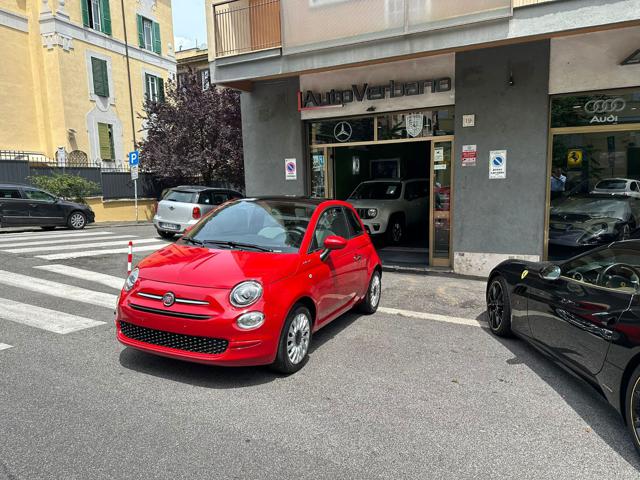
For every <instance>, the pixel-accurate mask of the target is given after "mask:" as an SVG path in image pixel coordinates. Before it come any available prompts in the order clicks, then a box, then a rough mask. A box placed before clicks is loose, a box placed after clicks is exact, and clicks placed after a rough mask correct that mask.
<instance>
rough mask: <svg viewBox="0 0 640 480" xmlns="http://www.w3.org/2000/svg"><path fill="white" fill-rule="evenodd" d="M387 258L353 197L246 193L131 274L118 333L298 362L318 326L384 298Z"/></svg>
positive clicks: (185, 353) (145, 344)
mask: <svg viewBox="0 0 640 480" xmlns="http://www.w3.org/2000/svg"><path fill="white" fill-rule="evenodd" d="M380 292H381V268H380V259H379V258H378V255H377V254H376V251H375V249H374V247H373V245H372V244H371V240H370V239H369V236H368V235H367V233H366V232H365V231H364V228H363V226H362V222H360V219H359V218H358V216H357V214H356V212H355V211H354V209H353V208H352V207H351V206H350V205H349V204H347V203H345V202H340V201H323V200H315V199H301V198H261V199H242V200H237V201H234V202H231V203H227V204H225V205H223V206H222V207H220V208H218V209H217V210H214V211H213V212H211V214H209V215H207V216H205V217H204V218H203V219H202V220H201V221H200V222H199V223H197V224H196V225H195V226H194V227H193V229H192V230H190V231H189V232H187V233H186V234H185V235H184V236H183V237H182V238H181V239H180V240H178V242H177V243H175V244H173V245H170V246H168V247H165V248H163V249H162V250H159V251H158V252H156V253H154V254H152V255H151V256H149V257H147V258H146V259H144V260H143V261H142V262H141V263H140V264H139V265H138V267H137V268H136V269H134V270H133V272H131V275H129V277H128V278H127V280H126V282H125V285H124V288H123V290H122V293H121V295H120V299H119V301H118V309H117V317H116V324H117V336H118V340H119V341H120V342H122V343H123V344H125V345H128V346H130V347H134V348H137V349H140V350H145V351H147V352H150V353H155V354H158V355H164V356H168V357H174V358H179V359H183V360H189V361H194V362H200V363H208V364H213V365H230V366H243V365H266V364H273V366H274V367H275V368H276V369H277V370H279V371H281V372H284V373H292V372H295V371H297V370H298V369H300V368H301V367H302V366H303V365H304V362H305V361H306V359H307V356H308V353H309V345H310V343H311V339H312V334H313V332H315V331H316V330H318V329H319V328H321V327H323V326H325V325H326V324H328V323H329V322H331V321H332V320H334V319H335V318H337V317H339V316H340V315H342V314H343V313H345V312H347V311H348V310H350V309H351V308H353V307H358V308H359V309H360V310H361V311H362V312H364V313H373V312H375V311H376V309H377V308H378V303H379V302H380Z"/></svg>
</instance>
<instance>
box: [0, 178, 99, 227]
mask: <svg viewBox="0 0 640 480" xmlns="http://www.w3.org/2000/svg"><path fill="white" fill-rule="evenodd" d="M94 221H95V214H94V213H93V210H91V207H89V206H88V205H83V204H82V203H76V202H69V201H67V200H64V199H62V198H59V197H56V196H55V195H52V194H51V193H48V192H45V191H44V190H39V189H37V188H34V187H30V186H27V185H13V184H0V227H30V226H37V227H42V228H43V229H44V230H51V229H54V228H55V227H63V226H66V227H69V228H72V229H74V230H80V229H82V228H84V227H85V226H86V225H87V224H89V223H93V222H94Z"/></svg>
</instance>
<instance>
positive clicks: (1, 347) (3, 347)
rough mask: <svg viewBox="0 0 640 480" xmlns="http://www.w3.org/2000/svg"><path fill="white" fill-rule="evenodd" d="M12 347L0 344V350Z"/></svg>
mask: <svg viewBox="0 0 640 480" xmlns="http://www.w3.org/2000/svg"><path fill="white" fill-rule="evenodd" d="M12 346H13V345H7V344H6V343H0V350H6V349H7V348H11V347H12Z"/></svg>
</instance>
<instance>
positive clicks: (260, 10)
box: [213, 0, 282, 57]
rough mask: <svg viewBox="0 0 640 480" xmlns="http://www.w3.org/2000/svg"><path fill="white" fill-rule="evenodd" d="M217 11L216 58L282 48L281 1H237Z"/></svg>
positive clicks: (219, 7) (220, 6)
mask: <svg viewBox="0 0 640 480" xmlns="http://www.w3.org/2000/svg"><path fill="white" fill-rule="evenodd" d="M213 9H214V10H213V19H214V28H215V44H216V45H215V49H216V57H225V56H229V55H239V54H241V53H248V52H256V51H259V50H267V49H270V48H278V47H280V46H281V45H282V40H281V34H280V0H236V1H233V2H228V3H223V4H221V5H214V7H213Z"/></svg>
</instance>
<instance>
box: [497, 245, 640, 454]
mask: <svg viewBox="0 0 640 480" xmlns="http://www.w3.org/2000/svg"><path fill="white" fill-rule="evenodd" d="M487 313H488V321H489V328H490V330H491V331H492V332H493V333H494V334H496V335H498V336H507V335H510V334H511V333H513V334H515V335H517V336H518V337H521V338H523V339H525V340H526V341H527V342H529V343H531V344H532V345H534V346H535V347H537V348H538V349H540V350H541V351H543V352H545V353H546V354H548V355H550V356H551V357H553V358H555V359H556V360H558V361H559V362H560V363H562V364H563V365H564V366H566V367H568V368H569V369H570V370H572V371H573V372H575V373H576V374H577V375H578V376H580V377H582V378H583V379H585V380H587V381H588V382H590V383H591V384H592V385H594V386H595V387H596V388H597V389H598V390H599V391H600V392H601V393H602V394H603V395H604V397H605V398H606V399H607V400H608V401H609V403H610V404H611V405H613V406H614V407H615V408H616V409H617V410H618V412H620V413H621V414H622V416H623V418H624V420H625V422H626V424H627V427H628V429H629V432H630V434H631V438H632V440H633V442H634V444H635V447H636V449H637V450H638V451H639V452H640V241H637V240H628V241H625V242H617V243H613V244H611V245H608V246H605V247H600V248H597V249H595V250H591V251H589V252H587V253H585V254H583V255H579V256H577V257H574V258H571V259H569V260H567V261H565V262H562V263H558V264H552V263H546V262H542V263H533V262H526V261H521V260H507V261H506V262H503V263H501V264H500V265H498V266H497V267H496V268H495V269H494V270H493V271H492V272H491V275H490V276H489V281H488V284H487Z"/></svg>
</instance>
